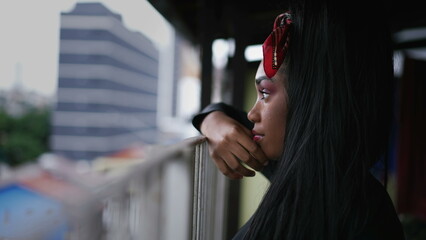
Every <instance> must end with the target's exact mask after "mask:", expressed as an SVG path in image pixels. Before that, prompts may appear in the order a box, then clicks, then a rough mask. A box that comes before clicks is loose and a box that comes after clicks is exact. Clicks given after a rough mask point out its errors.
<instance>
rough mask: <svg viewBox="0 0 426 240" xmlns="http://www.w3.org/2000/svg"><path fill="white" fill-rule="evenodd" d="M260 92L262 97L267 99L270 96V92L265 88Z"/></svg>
mask: <svg viewBox="0 0 426 240" xmlns="http://www.w3.org/2000/svg"><path fill="white" fill-rule="evenodd" d="M259 92H260V94H262V97H261V99H266V98H268V97H269V92H267V91H265V89H262V90H260V91H259Z"/></svg>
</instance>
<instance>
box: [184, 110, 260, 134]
mask: <svg viewBox="0 0 426 240" xmlns="http://www.w3.org/2000/svg"><path fill="white" fill-rule="evenodd" d="M214 111H221V112H224V113H225V114H226V115H228V116H229V117H231V118H233V119H235V120H236V121H237V122H239V123H241V124H243V125H244V126H245V127H246V128H248V129H252V128H253V123H252V122H250V121H249V120H248V118H247V113H246V112H244V111H241V110H238V109H236V108H234V107H232V106H230V105H228V104H226V103H212V104H210V105H208V106H207V107H205V108H204V109H203V110H202V111H201V112H200V113H198V114H197V115H195V116H194V118H193V119H192V125H193V126H194V127H195V128H196V129H197V130H198V131H200V125H201V123H202V122H203V120H204V118H205V117H206V116H207V115H208V114H209V113H211V112H214Z"/></svg>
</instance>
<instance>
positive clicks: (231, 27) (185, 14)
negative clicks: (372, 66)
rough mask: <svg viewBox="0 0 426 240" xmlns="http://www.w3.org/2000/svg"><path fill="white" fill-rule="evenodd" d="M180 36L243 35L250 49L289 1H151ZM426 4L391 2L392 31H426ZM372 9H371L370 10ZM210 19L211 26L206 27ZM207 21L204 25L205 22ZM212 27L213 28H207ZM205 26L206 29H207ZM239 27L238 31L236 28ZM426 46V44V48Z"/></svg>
mask: <svg viewBox="0 0 426 240" xmlns="http://www.w3.org/2000/svg"><path fill="white" fill-rule="evenodd" d="M148 1H149V2H150V3H151V4H152V5H153V6H154V7H155V8H156V9H157V10H158V11H159V12H160V13H161V14H162V15H163V16H164V17H165V18H166V19H167V20H168V21H169V22H170V23H171V24H172V25H173V26H174V27H175V28H176V29H177V30H178V31H179V32H181V33H182V34H183V35H185V36H186V37H187V38H188V39H190V40H191V41H193V42H194V43H195V44H198V43H200V42H201V40H202V38H203V34H205V33H206V32H205V31H210V32H209V34H212V35H211V37H212V38H213V39H216V38H235V37H238V34H241V33H243V34H244V36H245V38H246V40H245V44H246V45H251V44H259V43H262V42H263V40H264V39H265V36H267V35H268V34H269V33H270V27H271V26H272V22H273V20H274V18H275V16H277V15H278V14H279V13H280V12H282V10H284V9H286V1H282V0H281V1H278V0H266V1H265V0H264V1H262V4H260V2H259V1H242V0H148ZM421 2H422V1H416V0H404V1H402V0H391V1H388V3H389V5H388V6H386V7H388V8H389V9H390V10H391V13H392V14H394V15H395V17H394V18H392V20H391V29H392V31H393V32H398V31H400V30H402V29H407V28H415V27H426V14H425V11H424V7H422V6H421V5H422V4H421ZM367 7H368V6H367ZM206 19H209V20H207V21H208V22H207V23H206V22H205V21H206ZM203 21H204V22H203ZM207 25H211V26H207ZM202 26H205V27H206V28H207V29H206V28H204V29H203V27H202ZM236 26H238V27H236ZM424 46H426V44H424Z"/></svg>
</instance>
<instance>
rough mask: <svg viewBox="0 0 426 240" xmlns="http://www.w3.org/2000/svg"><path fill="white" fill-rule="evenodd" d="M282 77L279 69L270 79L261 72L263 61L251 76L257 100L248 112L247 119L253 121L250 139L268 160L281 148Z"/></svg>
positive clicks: (284, 101) (284, 104)
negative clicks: (253, 79)
mask: <svg viewBox="0 0 426 240" xmlns="http://www.w3.org/2000/svg"><path fill="white" fill-rule="evenodd" d="M283 65H284V64H283ZM283 67H284V66H281V68H283ZM286 81H287V79H286V76H285V73H284V71H283V69H280V70H279V71H278V72H277V73H276V74H275V76H273V77H272V78H271V79H270V78H268V77H267V76H266V74H265V71H264V69H263V62H261V63H260V65H259V67H258V69H257V73H256V79H255V85H256V90H257V100H256V103H255V104H254V106H253V108H252V109H251V110H250V112H249V113H248V119H249V120H250V121H252V122H253V123H254V128H253V140H254V141H255V142H256V143H257V144H259V146H260V147H261V148H262V150H263V152H264V153H265V154H266V156H267V157H268V158H269V159H271V160H276V159H278V158H279V157H280V155H281V154H282V151H283V143H284V135H285V127H286V117H287V91H286V88H285V82H286Z"/></svg>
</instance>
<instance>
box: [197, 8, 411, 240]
mask: <svg viewBox="0 0 426 240" xmlns="http://www.w3.org/2000/svg"><path fill="white" fill-rule="evenodd" d="M343 2H344V3H343ZM360 6H362V7H360ZM289 9H290V10H289V12H286V13H284V14H281V15H280V16H278V17H277V19H276V20H275V23H274V27H273V31H272V33H271V35H270V36H269V37H268V38H267V39H266V41H265V43H264V44H263V54H264V58H263V60H262V62H261V63H260V65H259V68H258V71H257V73H256V77H255V86H256V90H257V92H258V98H257V101H256V103H255V104H254V106H253V108H252V109H251V111H250V112H249V113H248V115H247V118H248V119H247V118H246V117H245V116H244V114H243V113H242V112H241V111H238V110H236V109H234V108H232V107H231V106H228V105H226V104H223V103H219V104H212V105H210V106H208V107H207V108H206V109H204V110H203V112H202V113H200V114H199V115H197V116H196V117H195V118H194V119H193V123H194V126H196V127H197V128H198V129H199V130H200V131H201V133H202V134H203V135H205V136H206V137H207V139H208V142H209V147H210V152H211V155H212V158H213V160H214V161H215V164H216V165H217V167H218V168H219V170H220V171H221V172H223V173H224V174H225V175H227V176H228V177H230V178H233V179H238V178H242V177H243V176H253V175H254V171H252V170H250V169H249V168H246V167H244V166H243V164H242V163H243V162H244V163H246V164H247V165H248V166H250V167H251V168H253V169H254V170H262V173H264V174H265V175H266V176H267V177H268V178H269V180H270V182H271V184H270V187H269V189H268V191H267V193H266V194H265V196H264V198H263V200H262V202H261V204H260V206H259V208H258V209H257V211H256V212H255V214H254V215H253V216H252V218H251V219H250V220H249V221H248V222H247V223H246V225H245V226H244V227H243V228H242V229H241V230H240V231H239V232H238V233H237V234H236V235H235V237H234V239H289V240H299V239H315V240H321V239H327V240H330V239H334V240H342V239H374V240H378V239H404V234H403V231H402V227H401V224H400V222H399V220H398V217H397V215H396V212H395V209H394V207H393V205H392V202H391V200H390V198H389V196H388V194H387V193H386V190H385V189H384V187H383V186H382V185H381V184H380V183H379V182H378V181H377V180H376V179H375V178H374V177H373V176H371V175H370V173H369V168H370V167H371V166H372V165H373V164H374V163H375V162H376V161H378V160H379V159H381V158H382V157H383V155H384V154H385V151H386V148H387V146H388V141H389V132H390V124H391V121H392V108H393V106H392V96H393V66H392V45H391V39H390V33H389V32H388V31H387V29H386V28H385V25H384V24H385V23H386V22H385V21H384V20H386V16H380V15H379V13H380V11H379V10H380V9H379V8H375V7H374V6H373V5H372V4H371V3H370V2H369V3H368V4H366V5H363V4H362V3H361V1H351V2H347V1H340V2H338V1H327V0H302V1H297V2H293V1H291V2H290V8H289ZM395 17H397V16H395ZM248 120H249V121H248Z"/></svg>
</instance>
